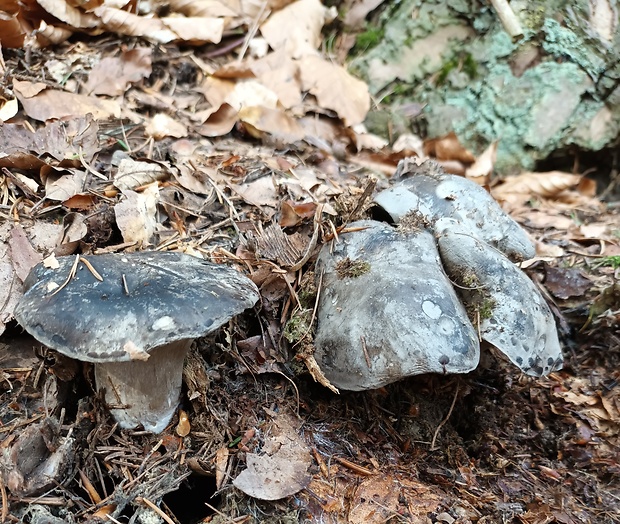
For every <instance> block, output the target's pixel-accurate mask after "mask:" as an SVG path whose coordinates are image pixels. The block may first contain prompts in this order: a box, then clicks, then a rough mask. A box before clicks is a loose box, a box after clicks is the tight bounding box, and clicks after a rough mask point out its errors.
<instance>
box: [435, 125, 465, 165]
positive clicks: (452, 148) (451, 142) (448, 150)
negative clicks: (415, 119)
mask: <svg viewBox="0 0 620 524" xmlns="http://www.w3.org/2000/svg"><path fill="white" fill-rule="evenodd" d="M424 154H425V155H427V156H432V157H435V158H436V159H437V160H456V161H458V162H462V163H464V164H471V163H472V162H475V161H476V157H475V156H474V155H473V153H472V152H471V151H469V150H468V149H466V148H465V147H464V146H463V145H462V144H461V141H460V140H459V138H458V137H457V136H456V134H455V133H454V132H450V133H448V134H447V135H445V136H442V137H439V138H433V139H430V140H427V141H425V142H424Z"/></svg>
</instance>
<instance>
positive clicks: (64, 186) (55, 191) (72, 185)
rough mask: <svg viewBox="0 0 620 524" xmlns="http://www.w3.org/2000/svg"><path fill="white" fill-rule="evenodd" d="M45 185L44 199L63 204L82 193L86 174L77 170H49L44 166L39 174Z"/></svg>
mask: <svg viewBox="0 0 620 524" xmlns="http://www.w3.org/2000/svg"><path fill="white" fill-rule="evenodd" d="M41 180H43V183H44V184H45V198H47V199H49V200H55V201H58V202H64V201H65V200H68V199H69V198H71V197H72V196H74V195H77V194H78V193H82V192H83V191H84V184H85V183H86V172H85V171H83V170H79V169H51V168H49V167H47V166H46V168H45V169H44V170H42V173H41Z"/></svg>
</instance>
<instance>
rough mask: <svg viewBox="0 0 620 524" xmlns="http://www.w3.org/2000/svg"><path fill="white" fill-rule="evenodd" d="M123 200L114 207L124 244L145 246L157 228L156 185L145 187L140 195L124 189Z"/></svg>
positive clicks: (157, 198) (157, 190)
mask: <svg viewBox="0 0 620 524" xmlns="http://www.w3.org/2000/svg"><path fill="white" fill-rule="evenodd" d="M123 196H124V198H123V200H121V201H120V202H119V203H118V204H116V205H115V206H114V214H115V216H116V224H117V225H118V228H119V229H120V231H121V234H122V235H123V241H124V242H136V243H137V244H138V245H142V246H146V245H148V244H150V243H151V240H152V238H153V235H154V234H155V231H156V228H157V219H156V214H157V202H158V200H159V188H158V187H157V184H151V185H149V186H147V187H146V188H145V189H144V191H143V192H142V193H136V192H135V191H131V190H129V189H126V190H124V191H123Z"/></svg>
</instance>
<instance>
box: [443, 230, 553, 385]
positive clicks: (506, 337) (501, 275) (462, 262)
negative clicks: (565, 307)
mask: <svg viewBox="0 0 620 524" xmlns="http://www.w3.org/2000/svg"><path fill="white" fill-rule="evenodd" d="M437 241H438V244H439V252H440V254H441V259H442V260H443V266H444V268H445V269H446V271H447V273H448V275H449V276H450V278H451V279H452V280H453V281H454V282H455V283H456V284H457V286H458V289H459V294H460V295H461V298H462V300H463V302H464V303H465V305H466V308H467V309H468V310H469V312H470V314H471V316H472V317H473V318H472V320H473V322H474V323H479V327H480V333H481V335H482V338H483V339H484V340H486V341H487V342H490V343H491V344H493V345H494V346H495V347H496V348H497V349H498V350H500V351H501V352H502V353H503V354H504V355H506V356H507V357H508V359H510V361H511V362H513V363H514V364H515V365H516V366H518V367H519V368H521V370H522V371H523V372H525V373H526V374H528V375H532V376H542V375H547V374H548V373H551V372H552V371H556V370H558V369H561V368H562V364H563V359H562V349H561V347H560V343H559V340H558V335H557V330H556V325H555V320H554V318H553V314H552V313H551V310H550V309H549V306H548V305H547V303H546V302H545V299H544V298H543V296H542V295H541V294H540V292H539V291H538V289H537V288H536V286H535V284H534V283H533V282H532V281H531V280H530V279H529V278H528V277H527V275H525V273H523V272H522V271H521V270H520V269H519V268H518V267H517V266H515V265H514V264H513V263H512V262H510V261H509V260H508V259H506V258H505V257H504V256H503V255H502V254H501V253H499V252H498V251H497V250H496V249H494V248H493V247H491V246H489V245H487V244H485V243H484V242H482V241H481V240H479V239H477V238H474V237H473V236H471V235H470V234H469V232H468V230H467V229H461V230H459V231H454V230H449V229H448V230H445V231H443V232H442V233H441V234H440V235H439V236H438V238H437Z"/></svg>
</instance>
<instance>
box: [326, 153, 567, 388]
mask: <svg viewBox="0 0 620 524" xmlns="http://www.w3.org/2000/svg"><path fill="white" fill-rule="evenodd" d="M394 178H395V179H396V180H397V182H396V183H395V184H394V185H393V186H392V187H391V188H389V189H387V190H384V191H382V192H381V193H379V194H378V195H377V196H376V197H375V203H376V204H377V205H378V206H379V208H380V210H382V211H383V213H384V214H386V215H387V217H388V220H389V222H391V224H393V225H390V224H389V223H386V222H378V221H373V220H363V221H360V222H356V223H353V224H349V227H348V229H349V231H351V232H350V233H345V234H343V235H340V237H339V239H338V242H334V243H329V244H326V245H324V246H323V248H322V250H321V252H320V254H319V258H318V261H317V269H316V273H317V275H319V279H320V281H321V282H322V288H321V294H320V303H319V308H318V315H317V316H318V326H317V333H316V338H315V347H316V352H315V359H316V361H317V363H318V364H319V366H320V368H321V370H322V371H323V373H324V375H325V377H326V378H327V379H328V380H329V381H330V382H331V384H332V385H333V386H335V387H336V388H342V389H348V390H365V389H373V388H378V387H381V386H384V385H386V384H389V383H391V382H394V381H396V380H399V379H402V378H404V377H407V376H412V375H418V374H422V373H467V372H469V371H472V370H473V369H475V368H476V366H477V365H478V362H479V360H480V341H481V340H484V341H486V342H488V343H490V344H492V345H493V346H495V347H496V348H497V349H498V350H499V351H500V352H502V353H503V354H504V355H506V356H507V357H508V358H509V360H510V361H511V362H513V363H514V364H516V365H517V366H518V367H519V368H520V369H521V370H523V371H524V372H525V373H526V374H528V375H533V376H541V375H545V374H548V373H550V372H552V371H554V370H558V369H560V368H561V367H562V362H563V360H562V351H561V348H560V344H559V341H558V336H557V331H556V326H555V321H554V318H553V315H552V313H551V311H550V309H549V307H548V306H547V303H546V302H545V300H544V298H543V297H542V295H541V294H540V292H539V291H538V288H537V287H536V285H535V284H534V283H533V282H532V281H531V280H530V279H529V278H528V277H527V275H525V273H523V272H522V271H521V269H520V268H519V267H518V266H517V265H516V264H515V263H514V262H518V261H522V260H525V259H529V258H532V257H533V256H534V255H535V249H534V246H533V245H532V243H531V241H530V240H529V238H528V236H527V234H526V233H525V232H524V231H523V230H522V229H521V228H520V227H519V225H518V224H517V223H516V222H514V221H513V220H512V219H511V218H510V217H509V216H508V215H507V214H506V213H504V211H503V210H502V209H501V208H500V207H499V205H498V204H497V203H496V202H495V201H494V200H493V198H492V197H491V196H490V195H489V194H488V193H487V191H486V190H485V189H483V188H482V187H480V186H478V185H477V184H476V183H474V182H472V181H470V180H467V179H465V178H463V177H459V176H455V175H448V174H445V173H444V172H443V171H442V169H441V167H440V166H439V165H438V164H437V163H435V162H432V161H426V162H424V163H421V164H418V163H417V162H416V160H415V159H405V160H403V161H401V162H400V164H399V166H398V169H397V171H396V174H395V176H394ZM513 261H514V262H513Z"/></svg>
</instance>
